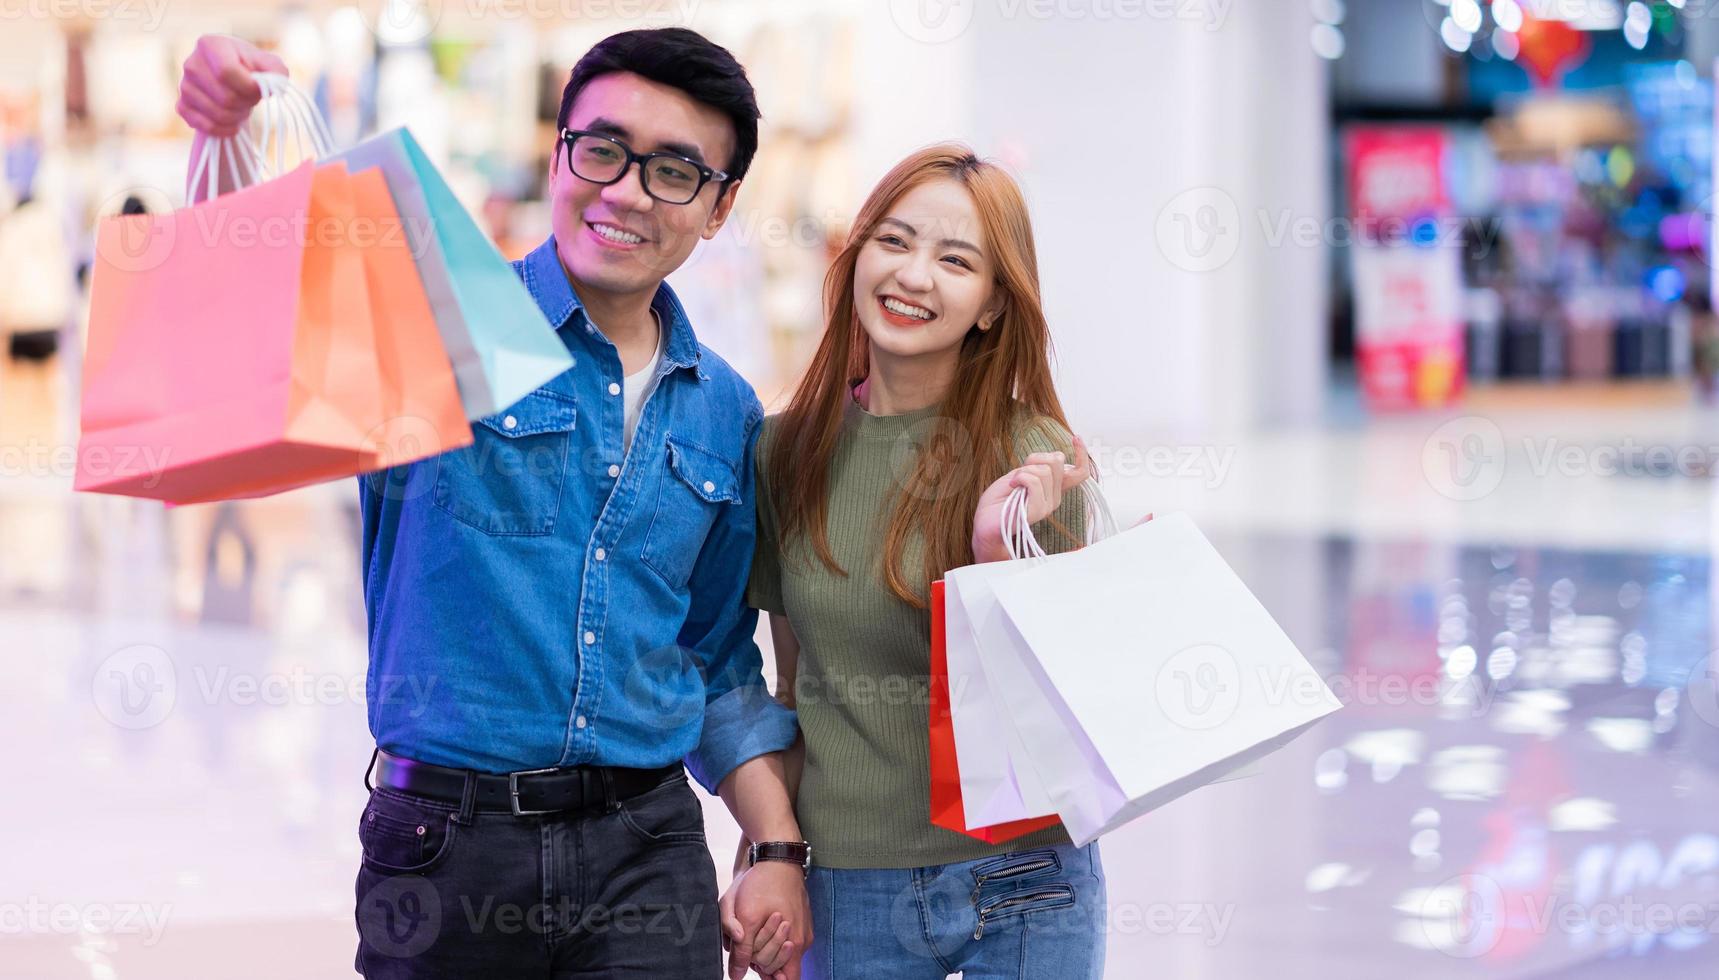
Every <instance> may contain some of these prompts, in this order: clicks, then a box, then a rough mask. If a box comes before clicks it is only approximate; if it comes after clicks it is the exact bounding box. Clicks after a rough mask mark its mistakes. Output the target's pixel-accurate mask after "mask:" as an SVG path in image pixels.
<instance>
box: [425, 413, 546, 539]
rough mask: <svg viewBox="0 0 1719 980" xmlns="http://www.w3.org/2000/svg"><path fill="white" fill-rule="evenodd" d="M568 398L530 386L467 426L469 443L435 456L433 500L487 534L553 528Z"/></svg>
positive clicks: (450, 513) (438, 505)
mask: <svg viewBox="0 0 1719 980" xmlns="http://www.w3.org/2000/svg"><path fill="white" fill-rule="evenodd" d="M577 417H578V413H577V411H576V410H575V407H574V404H573V400H572V399H570V398H568V397H567V396H565V395H559V394H556V393H554V392H549V391H541V390H540V391H534V392H532V393H531V394H529V395H526V396H525V397H524V398H522V399H520V400H519V401H518V402H516V403H514V404H513V405H512V406H510V407H509V408H507V409H506V410H505V411H501V412H497V413H496V414H494V415H490V416H486V417H484V418H481V419H478V420H477V422H475V423H473V425H472V444H471V445H470V446H467V447H466V448H464V449H462V450H460V451H458V452H454V453H446V454H444V455H442V456H441V457H439V462H438V466H437V469H436V488H435V501H436V506H437V507H439V508H441V509H442V510H444V511H446V512H447V513H448V514H449V515H451V516H452V517H453V518H454V519H455V520H458V521H459V522H460V523H462V524H467V525H470V526H471V527H474V528H476V529H477V530H479V531H482V532H484V533H485V534H495V535H503V534H520V535H530V534H550V533H552V532H553V531H554V530H555V519H556V516H557V514H558V512H559V511H560V508H561V485H562V482H563V481H564V480H566V478H567V460H568V457H569V455H570V454H571V452H572V449H571V444H572V441H573V435H572V433H573V428H574V424H575V422H576V420H577Z"/></svg>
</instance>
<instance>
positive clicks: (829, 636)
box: [748, 401, 1084, 868]
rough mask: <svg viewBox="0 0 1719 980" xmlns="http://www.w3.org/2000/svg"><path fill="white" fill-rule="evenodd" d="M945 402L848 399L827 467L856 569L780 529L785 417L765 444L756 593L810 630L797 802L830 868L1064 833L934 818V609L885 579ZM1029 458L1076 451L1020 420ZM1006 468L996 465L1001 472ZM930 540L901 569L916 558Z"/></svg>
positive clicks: (832, 525) (771, 422)
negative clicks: (889, 410) (959, 825)
mask: <svg viewBox="0 0 1719 980" xmlns="http://www.w3.org/2000/svg"><path fill="white" fill-rule="evenodd" d="M937 418H938V416H937V408H936V407H935V406H934V407H932V408H927V409H923V410H920V411H916V412H910V413H907V414H903V415H895V416H875V415H871V414H869V413H868V412H866V411H865V410H864V409H862V408H860V406H859V405H858V404H857V403H855V402H852V401H850V402H849V403H848V405H847V410H846V414H845V416H844V419H843V428H842V437H841V443H840V445H839V446H838V448H837V450H836V453H835V456H834V459H833V460H832V463H831V466H830V484H829V523H828V535H829V543H830V549H831V551H832V552H833V553H834V555H835V559H836V561H837V563H838V564H840V565H841V566H842V568H843V569H845V570H847V572H848V575H847V576H846V577H842V576H841V575H838V574H837V573H835V572H833V571H831V570H830V569H829V568H828V567H826V566H825V565H824V564H823V562H821V561H819V560H818V559H817V557H816V555H815V554H814V553H813V552H812V549H811V546H810V544H809V542H805V541H799V540H797V541H794V542H790V543H789V545H788V547H787V548H786V549H785V551H784V550H783V549H782V548H781V546H780V545H779V542H778V540H777V533H776V529H777V526H778V525H777V520H776V513H775V510H776V509H775V508H774V507H772V506H771V503H770V501H771V498H770V493H769V487H768V485H767V480H768V475H769V474H768V467H767V465H766V464H765V460H766V459H767V458H768V452H769V447H770V445H771V443H772V441H773V437H774V435H775V432H776V421H777V420H776V418H774V417H772V418H769V419H766V420H765V423H764V432H763V435H762V436H761V437H760V439H759V444H758V466H757V467H756V469H757V473H758V500H759V505H758V550H757V554H756V557H755V559H754V561H753V563H752V579H751V585H750V589H749V594H748V598H749V600H750V602H751V604H752V605H753V606H754V607H756V608H758V609H762V610H765V611H767V612H771V613H774V614H777V615H786V616H787V618H788V622H789V624H791V625H792V626H793V628H794V635H795V636H796V637H797V638H798V639H799V641H800V658H799V663H798V671H797V678H796V682H795V685H794V687H795V692H796V695H797V697H796V701H797V706H798V710H799V717H800V730H801V732H802V733H803V734H804V736H805V740H806V755H805V760H806V761H805V768H804V771H803V774H802V777H801V781H800V789H799V796H798V799H797V801H796V812H797V814H798V817H799V821H800V828H801V830H802V831H803V832H804V833H805V835H806V839H807V840H808V841H810V842H811V844H812V860H813V862H814V863H816V864H821V865H824V866H827V867H833V868H912V867H924V866H929V865H937V864H949V863H952V862H956V861H967V860H972V859H975V858H981V857H986V856H988V855H992V854H999V853H1003V852H1005V851H1010V850H1018V849H1022V848H1028V847H1040V846H1044V845H1047V844H1055V843H1067V842H1068V839H1069V838H1068V835H1067V833H1066V832H1065V831H1064V830H1063V829H1062V827H1061V826H1060V825H1059V826H1056V827H1052V828H1050V829H1048V830H1042V831H1038V832H1036V833H1033V834H1031V835H1028V836H1025V837H1020V838H1017V839H1015V840H1012V841H1008V842H1006V843H1004V844H1000V845H992V844H986V843H984V842H982V841H979V840H975V839H973V838H971V837H967V836H965V835H963V834H958V833H955V832H954V831H950V830H945V829H943V828H941V827H937V826H934V825H933V824H932V823H931V820H930V812H931V793H930V763H929V752H928V744H929V738H928V724H929V707H930V698H929V686H928V685H929V674H930V669H931V640H930V631H931V614H930V612H929V611H927V610H923V609H916V608H914V607H913V606H912V605H910V604H908V603H906V602H903V601H901V600H900V599H897V598H896V597H895V596H894V595H893V594H892V593H891V592H890V591H889V589H888V587H887V586H886V585H885V584H884V580H883V577H882V552H883V537H884V530H885V527H886V524H887V521H888V519H889V515H890V514H891V513H892V512H893V509H894V504H895V501H896V499H897V495H898V494H899V493H900V492H901V485H900V481H901V480H902V479H903V478H904V477H905V476H906V474H908V473H909V472H910V471H911V468H912V463H913V460H914V458H915V456H914V454H915V453H916V452H917V450H918V447H919V446H920V445H922V444H923V441H924V439H925V437H926V435H927V434H928V433H929V432H930V431H932V429H933V427H935V426H936V425H938V424H940V423H939V422H938V421H937ZM1016 449H1017V451H1018V454H1019V458H1021V459H1024V458H1025V457H1026V455H1027V454H1029V453H1034V452H1050V451H1062V452H1065V453H1067V452H1071V446H1070V442H1069V439H1068V437H1067V435H1066V433H1064V432H1063V431H1062V430H1061V427H1060V426H1056V425H1055V424H1054V423H1051V422H1049V421H1048V420H1046V421H1044V422H1043V423H1041V424H1038V425H1032V426H1023V427H1022V434H1021V436H1020V437H1019V438H1018V439H1017V440H1016ZM1004 472H1006V471H999V472H998V473H997V474H996V476H998V477H1000V476H1002V475H1003V473H1004ZM1054 516H1055V518H1056V520H1057V521H1058V522H1059V523H1060V524H1061V525H1062V527H1064V528H1067V529H1068V530H1069V531H1070V532H1072V534H1073V535H1080V534H1081V533H1082V528H1083V527H1084V524H1083V510H1082V504H1081V498H1080V496H1079V495H1078V494H1065V495H1064V498H1063V505H1062V507H1061V509H1059V510H1058V512H1057V513H1056V514H1055V515H1054ZM1033 530H1034V533H1035V535H1036V536H1037V538H1038V540H1039V542H1040V544H1041V545H1043V547H1044V548H1045V550H1046V551H1047V552H1058V551H1065V550H1067V549H1068V548H1069V547H1070V546H1071V544H1072V539H1071V538H1070V537H1069V536H1066V535H1064V534H1062V533H1060V532H1059V531H1057V530H1056V529H1055V526H1054V525H1052V524H1051V522H1050V521H1048V520H1047V521H1043V522H1040V523H1039V524H1038V525H1035V526H1034V528H1033ZM922 553H923V552H922V539H920V538H917V537H916V538H915V539H914V540H913V541H912V542H910V544H909V547H908V548H907V552H906V556H905V561H904V562H903V566H902V567H903V568H904V569H907V570H914V569H917V568H918V567H919V561H920V556H921V555H922Z"/></svg>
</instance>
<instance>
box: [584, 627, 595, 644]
mask: <svg viewBox="0 0 1719 980" xmlns="http://www.w3.org/2000/svg"><path fill="white" fill-rule="evenodd" d="M595 642H597V634H595V633H593V632H591V631H590V630H586V631H585V645H586V646H590V645H591V644H593V643H595Z"/></svg>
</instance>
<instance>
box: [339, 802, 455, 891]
mask: <svg viewBox="0 0 1719 980" xmlns="http://www.w3.org/2000/svg"><path fill="white" fill-rule="evenodd" d="M457 829H458V825H457V824H455V823H454V814H453V811H451V810H443V809H440V808H437V807H433V806H429V805H426V804H423V803H418V802H415V801H413V800H411V799H408V798H406V797H404V796H401V795H398V794H394V793H384V792H381V791H373V792H372V793H371V794H370V803H369V805H368V806H366V807H365V808H364V815H363V816H362V817H360V818H359V820H358V844H359V847H360V849H361V850H362V851H363V854H364V863H365V865H366V866H368V867H369V868H371V869H372V870H375V871H381V872H384V873H386V874H391V875H399V874H423V873H424V872H426V871H428V870H430V869H431V868H433V867H435V866H436V865H438V864H440V863H442V861H443V860H445V859H446V858H447V856H448V851H449V849H450V848H452V847H453V843H454V835H455V833H456V832H457Z"/></svg>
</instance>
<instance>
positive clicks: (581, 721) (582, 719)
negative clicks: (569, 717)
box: [573, 715, 585, 728]
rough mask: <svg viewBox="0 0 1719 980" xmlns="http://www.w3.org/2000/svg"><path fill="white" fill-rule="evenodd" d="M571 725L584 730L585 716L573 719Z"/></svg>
mask: <svg viewBox="0 0 1719 980" xmlns="http://www.w3.org/2000/svg"><path fill="white" fill-rule="evenodd" d="M573 724H574V725H575V726H577V727H579V728H584V727H585V716H584V715H580V716H579V717H577V718H575V719H573Z"/></svg>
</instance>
